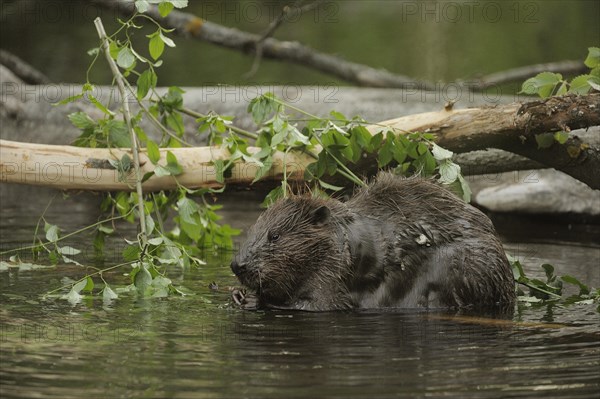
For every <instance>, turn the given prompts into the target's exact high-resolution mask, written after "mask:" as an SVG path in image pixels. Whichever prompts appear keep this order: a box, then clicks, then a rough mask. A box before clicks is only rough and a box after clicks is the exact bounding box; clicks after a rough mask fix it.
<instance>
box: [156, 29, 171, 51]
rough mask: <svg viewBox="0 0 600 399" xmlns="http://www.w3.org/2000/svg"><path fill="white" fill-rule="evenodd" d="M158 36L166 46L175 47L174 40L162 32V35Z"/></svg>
mask: <svg viewBox="0 0 600 399" xmlns="http://www.w3.org/2000/svg"><path fill="white" fill-rule="evenodd" d="M158 36H160V40H162V41H163V43H164V44H166V45H167V46H169V47H175V42H174V41H173V40H172V39H170V38H168V37H166V36H165V35H164V34H163V33H162V30H161V31H160V33H159V34H158Z"/></svg>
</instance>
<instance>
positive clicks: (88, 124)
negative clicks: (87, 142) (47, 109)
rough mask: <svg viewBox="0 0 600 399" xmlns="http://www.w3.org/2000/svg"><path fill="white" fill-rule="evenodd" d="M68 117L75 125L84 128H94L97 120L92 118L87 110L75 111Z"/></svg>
mask: <svg viewBox="0 0 600 399" xmlns="http://www.w3.org/2000/svg"><path fill="white" fill-rule="evenodd" d="M68 118H69V120H70V121H71V123H72V124H73V125H74V126H75V127H77V128H79V129H82V130H85V129H88V128H92V129H93V128H94V127H96V122H95V121H94V120H93V119H92V118H90V117H89V116H88V114H86V113H85V112H75V113H73V114H70V115H69V116H68Z"/></svg>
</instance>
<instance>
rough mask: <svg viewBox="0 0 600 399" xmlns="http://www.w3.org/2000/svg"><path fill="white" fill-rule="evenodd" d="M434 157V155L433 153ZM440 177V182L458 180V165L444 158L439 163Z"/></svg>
mask: <svg viewBox="0 0 600 399" xmlns="http://www.w3.org/2000/svg"><path fill="white" fill-rule="evenodd" d="M434 157H435V155H434ZM439 172H440V178H439V181H440V183H442V184H451V183H453V182H455V181H456V180H458V176H460V166H458V165H457V164H455V163H454V162H452V161H451V160H450V159H448V158H446V159H445V160H444V161H443V162H441V163H440V164H439Z"/></svg>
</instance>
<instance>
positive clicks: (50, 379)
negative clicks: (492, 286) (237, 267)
mask: <svg viewBox="0 0 600 399" xmlns="http://www.w3.org/2000/svg"><path fill="white" fill-rule="evenodd" d="M0 188H1V190H0V200H1V201H2V204H3V206H2V209H1V210H0V216H1V219H0V220H1V223H0V234H1V244H2V247H3V248H4V249H5V248H7V247H14V246H15V245H17V244H23V243H28V242H29V241H30V240H31V234H32V231H33V229H34V227H35V224H36V223H37V218H38V217H39V215H40V214H41V212H42V210H43V209H44V208H45V206H46V204H47V203H48V200H49V199H50V198H51V197H52V196H54V195H55V193H54V192H53V191H51V190H46V189H40V188H32V187H20V186H7V185H2V186H0ZM232 196H233V197H235V198H234V199H229V200H226V209H228V211H227V212H225V216H226V220H227V221H228V222H230V223H233V224H234V225H235V226H236V227H247V226H248V225H249V224H251V223H252V221H253V220H254V219H255V218H256V215H257V212H258V207H257V203H258V201H248V200H244V201H242V200H241V199H242V198H246V197H244V196H250V197H251V198H252V199H256V198H257V196H256V195H254V194H245V193H236V194H232ZM24 199H26V200H24ZM97 204H98V198H97V197H95V196H93V195H90V194H84V195H75V196H73V197H71V198H70V199H68V200H66V201H64V200H63V199H62V198H60V194H59V198H55V200H54V202H53V205H52V206H51V207H50V208H49V209H48V212H47V213H46V217H47V219H48V221H49V222H51V223H57V224H58V225H60V226H61V227H62V228H64V229H65V231H72V230H74V229H77V228H80V227H82V226H84V225H86V224H89V223H92V222H93V221H95V220H96V218H97V216H98V215H97V211H96V209H97ZM126 233H127V230H125V231H124V232H123V234H125V235H126ZM531 237H533V235H531ZM85 240H86V238H80V239H79V240H78V241H79V242H78V245H79V246H82V245H83V242H84V241H85ZM507 250H508V251H509V252H510V253H512V254H514V255H516V256H519V257H520V258H521V259H522V260H523V262H524V263H525V265H526V267H527V270H528V272H529V273H530V274H532V275H534V276H535V275H539V276H540V277H541V275H540V272H539V271H538V265H539V264H540V263H543V262H550V263H553V264H554V265H555V266H556V267H557V269H558V273H559V274H566V273H569V274H573V275H575V276H577V277H580V278H581V279H582V280H584V281H586V282H588V283H590V284H592V285H594V286H598V285H600V271H599V270H598V268H596V267H593V265H595V264H596V261H597V260H598V259H599V257H600V248H598V247H590V246H582V245H577V244H573V243H564V242H563V243H557V242H553V243H532V242H518V243H507ZM116 252H118V251H115V257H114V262H117V261H118V260H117V256H116ZM109 253H110V251H109ZM230 256H231V254H228V253H225V254H222V255H221V256H216V257H213V258H212V259H210V261H209V264H208V265H207V266H206V267H203V268H202V269H191V270H185V271H181V270H178V271H174V272H172V273H170V278H171V279H172V280H173V281H174V283H175V284H177V285H180V286H183V287H186V288H187V289H189V290H190V291H192V292H193V293H195V295H190V296H186V297H184V298H180V297H171V298H164V299H155V300H143V299H136V298H133V297H128V296H122V297H121V298H120V299H119V300H117V301H115V302H112V303H110V304H106V303H103V302H102V300H101V299H94V300H84V301H83V302H82V303H79V304H77V305H71V304H69V303H68V302H66V301H61V300H42V299H41V297H40V294H42V293H44V292H47V291H48V290H50V289H54V288H57V287H59V286H61V284H62V283H63V282H64V280H63V279H64V278H65V277H67V276H68V277H70V278H79V277H81V276H83V275H84V274H85V270H83V269H82V268H81V267H78V266H73V265H70V266H66V265H59V266H58V267H56V268H53V269H47V270H30V271H17V270H12V269H11V270H10V271H4V272H2V273H0V287H1V288H0V303H1V310H0V322H1V336H0V358H1V363H0V364H1V366H0V381H1V382H0V397H2V398H37V397H44V398H61V399H62V398H71V397H81V396H83V395H85V396H86V397H89V398H155V397H172V398H225V397H226V398H231V397H250V398H282V397H286V398H314V397H331V398H353V397H357V398H359V397H371V398H387V397H442V396H443V397H455V398H468V397H477V398H479V397H483V398H485V397H489V398H498V397H506V398H509V397H553V398H555V397H565V398H578V397H580V398H590V397H593V396H594V395H596V394H597V392H598V389H599V388H600V334H599V332H598V331H599V329H598V327H599V326H600V317H599V314H598V313H596V312H595V310H594V307H593V306H589V305H588V306H570V307H566V308H561V307H548V306H542V307H527V306H524V305H523V304H521V305H519V306H518V308H517V309H516V311H515V314H514V316H513V318H512V320H511V319H508V320H507V319H491V318H482V317H475V316H476V315H463V314H454V313H444V312H435V313H434V312H429V313H428V312H416V311H397V312H390V311H387V312H385V311H384V312H382V311H368V312H326V313H306V312H285V311H269V312H262V311H261V312H250V311H242V310H239V309H236V308H234V307H232V306H230V301H229V295H230V294H229V287H231V286H235V285H237V282H236V280H235V278H234V277H233V276H232V274H231V273H230V271H229V268H228V263H229V260H230ZM107 258H109V259H112V258H110V256H108V257H107ZM123 272H124V271H123V270H121V271H119V272H115V273H111V274H107V275H106V276H105V278H106V279H107V281H108V282H109V283H112V284H126V283H127V278H126V277H124V276H123V275H122V273H123ZM212 282H216V283H217V284H218V286H219V289H218V290H216V291H215V290H211V289H209V288H208V286H209V284H210V283H212Z"/></svg>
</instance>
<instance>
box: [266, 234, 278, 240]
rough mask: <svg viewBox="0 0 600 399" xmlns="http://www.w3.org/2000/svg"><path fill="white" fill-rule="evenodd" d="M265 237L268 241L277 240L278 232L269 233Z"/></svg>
mask: <svg viewBox="0 0 600 399" xmlns="http://www.w3.org/2000/svg"><path fill="white" fill-rule="evenodd" d="M267 238H268V240H269V242H275V241H277V240H279V234H277V233H269V235H268V237H267Z"/></svg>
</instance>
